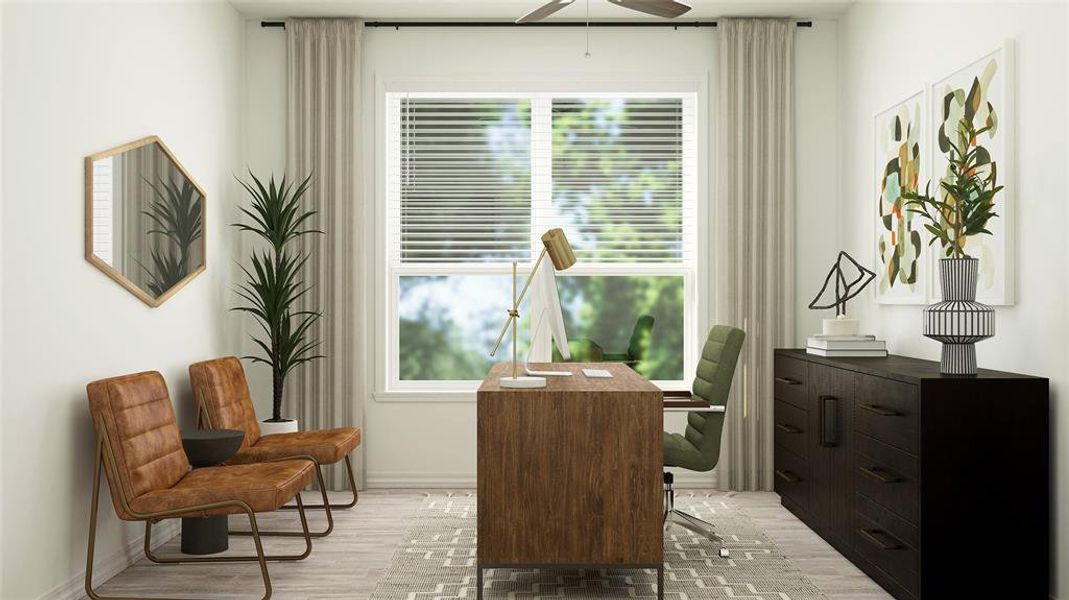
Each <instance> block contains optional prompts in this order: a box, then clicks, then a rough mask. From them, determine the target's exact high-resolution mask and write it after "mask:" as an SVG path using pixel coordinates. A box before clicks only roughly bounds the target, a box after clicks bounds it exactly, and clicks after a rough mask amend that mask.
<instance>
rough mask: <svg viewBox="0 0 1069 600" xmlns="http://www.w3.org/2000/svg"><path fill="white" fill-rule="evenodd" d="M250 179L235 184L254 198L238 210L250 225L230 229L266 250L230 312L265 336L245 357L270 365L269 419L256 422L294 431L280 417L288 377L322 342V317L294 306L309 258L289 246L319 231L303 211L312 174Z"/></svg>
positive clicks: (264, 429) (266, 428) (270, 429)
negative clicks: (296, 178)
mask: <svg viewBox="0 0 1069 600" xmlns="http://www.w3.org/2000/svg"><path fill="white" fill-rule="evenodd" d="M249 176H250V177H251V178H252V181H251V182H246V181H241V180H239V182H240V183H241V185H242V187H244V188H245V190H246V191H248V192H249V195H250V196H252V204H251V205H250V206H248V207H245V206H242V207H240V209H241V212H242V213H244V215H245V216H246V217H247V218H248V220H249V223H237V224H235V225H234V227H236V228H238V229H239V230H241V231H248V232H251V233H254V234H256V235H257V236H258V237H260V238H262V240H263V241H264V242H266V243H267V249H265V250H263V251H262V252H261V251H253V253H252V257H251V260H250V262H251V263H252V266H251V270H250V268H246V267H245V266H244V265H242V267H241V270H242V271H244V272H245V277H246V282H245V283H243V284H241V285H240V286H238V290H237V293H238V295H239V296H241V298H242V299H243V300H245V302H246V303H245V304H244V305H242V306H237V307H235V308H233V309H231V310H238V311H242V312H246V313H249V314H251V315H252V316H253V317H254V318H255V319H256V321H257V324H258V325H259V326H260V327H261V328H262V329H263V333H264V334H266V338H259V337H256V336H255V335H253V336H252V339H253V341H254V342H255V343H256V345H257V346H259V347H260V349H261V350H262V351H263V354H262V355H259V356H257V355H252V356H246V357H245V358H247V359H249V360H251V361H253V362H258V363H263V364H265V365H268V366H269V367H271V392H272V394H271V418H270V419H265V420H264V421H261V422H260V432H261V433H263V434H264V435H270V434H272V433H290V432H294V431H297V429H298V427H297V421H296V420H295V419H284V418H282V390H283V386H284V385H285V383H286V376H287V375H289V374H290V373H291V372H292V371H293V369H295V368H296V367H298V366H300V365H302V364H304V363H307V362H311V361H313V360H315V359H317V358H322V355H319V354H316V348H317V347H318V346H319V344H320V342H318V341H315V340H313V339H310V338H311V337H312V333H313V329H312V327H313V325H314V324H315V322H316V321H317V320H319V319H320V318H321V317H322V313H320V312H318V311H312V310H300V309H299V308H298V307H297V301H298V300H299V299H300V298H301V297H302V296H305V295H306V294H307V293H308V292H309V290H310V289H311V288H310V287H309V286H307V285H305V283H304V281H302V279H301V270H302V268H303V267H304V264H305V263H306V262H307V261H308V257H309V254H308V253H302V252H301V251H300V250H295V249H294V247H293V243H294V242H296V241H297V240H298V238H300V237H301V236H305V235H310V234H322V233H323V232H322V231H319V230H315V229H308V228H307V221H309V219H311V218H312V216H313V215H315V211H314V210H305V209H304V208H302V207H301V198H302V196H304V194H305V192H307V191H308V187H309V185H310V184H311V180H312V176H311V175H309V176H308V177H306V178H305V179H304V181H301V182H300V183H299V184H297V186H296V187H294V186H293V184H292V183H289V182H287V181H286V178H285V177H283V178H282V181H280V182H278V183H277V184H276V183H275V178H274V176H272V177H271V179H270V181H269V182H268V183H267V185H266V186H265V185H264V183H263V182H261V181H260V180H259V179H258V178H257V177H256V175H253V174H252V172H251V171H250V172H249Z"/></svg>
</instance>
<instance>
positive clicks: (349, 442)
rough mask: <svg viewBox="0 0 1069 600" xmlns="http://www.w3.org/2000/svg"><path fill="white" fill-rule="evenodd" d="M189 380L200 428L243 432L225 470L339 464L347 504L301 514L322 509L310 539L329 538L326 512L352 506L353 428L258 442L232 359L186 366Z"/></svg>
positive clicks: (356, 433) (240, 371)
mask: <svg viewBox="0 0 1069 600" xmlns="http://www.w3.org/2000/svg"><path fill="white" fill-rule="evenodd" d="M189 378H190V382H191V383H192V385H193V394H194V396H195V397H196V399H197V403H198V406H199V409H200V410H199V418H200V422H201V426H203V427H221V428H225V429H241V430H243V431H244V432H245V439H244V441H242V444H241V449H240V450H238V452H237V454H235V455H234V456H233V457H232V458H231V459H230V460H228V461H227V463H226V464H230V465H234V464H248V463H258V462H263V461H267V460H279V459H283V458H286V457H290V456H297V455H300V456H310V457H312V458H313V459H314V460H315V461H316V463H317V465H316V466H317V469H319V468H320V466H321V465H332V464H335V463H337V462H339V461H341V460H342V459H344V460H345V467H346V471H347V473H348V475H349V488H350V489H351V490H352V492H353V498H352V500H351V501H349V502H348V503H345V504H334V503H329V502H328V501H326V500H325V499H324V502H323V504H310V505H307V508H323V509H325V510H326V513H327V529H326V531H323V532H317V533H315V534H313V536H325V535H327V534H329V533H330V532H331V530H332V529H333V527H334V522H333V518H332V517H331V514H330V510H331V509H332V508H343V509H344V508H352V507H353V506H356V503H357V500H358V499H359V494H358V492H357V490H356V479H355V477H354V476H353V463H352V457H351V453H352V451H353V450H355V449H356V448H357V447H358V446H359V445H360V441H361V432H360V429H359V428H356V427H337V428H334V429H314V430H311V431H298V432H294V433H277V434H272V435H264V436H261V435H260V425H259V422H258V421H257V420H256V410H255V408H254V407H253V405H252V397H251V395H250V394H249V384H248V381H247V380H246V379H245V369H244V367H242V365H241V361H240V360H238V358H237V357H235V356H227V357H225V358H216V359H213V360H206V361H202V362H198V363H195V364H192V365H190V366H189ZM321 487H322V486H321ZM324 498H325V495H324ZM285 508H290V507H285ZM271 533H272V534H273V533H274V532H271Z"/></svg>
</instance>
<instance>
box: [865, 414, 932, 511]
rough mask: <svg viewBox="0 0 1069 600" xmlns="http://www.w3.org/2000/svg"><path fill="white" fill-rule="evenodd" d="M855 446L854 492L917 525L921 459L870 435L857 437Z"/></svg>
mask: <svg viewBox="0 0 1069 600" xmlns="http://www.w3.org/2000/svg"><path fill="white" fill-rule="evenodd" d="M854 447H855V449H856V451H857V459H856V464H857V471H856V472H855V474H854V482H855V487H854V489H856V490H857V491H858V492H859V493H861V494H864V495H865V496H867V497H869V498H871V499H872V500H875V501H876V502H878V503H880V504H882V505H883V506H884V507H886V508H889V509H891V510H892V511H894V512H895V513H897V514H898V516H900V517H903V518H905V519H906V520H907V521H910V522H911V523H914V524H915V523H917V522H918V514H919V508H918V502H917V500H918V496H917V495H918V491H919V490H918V487H919V486H918V484H917V477H918V473H919V472H920V471H919V469H918V465H917V463H918V460H917V457H915V456H913V455H911V454H907V453H905V452H902V451H901V450H898V449H896V448H894V447H892V446H888V445H887V444H884V443H881V442H878V441H876V440H875V439H873V438H870V437H869V436H867V435H858V436H856V437H855V438H854Z"/></svg>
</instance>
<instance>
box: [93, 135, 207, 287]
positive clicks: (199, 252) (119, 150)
mask: <svg viewBox="0 0 1069 600" xmlns="http://www.w3.org/2000/svg"><path fill="white" fill-rule="evenodd" d="M150 145H155V147H156V148H157V149H158V151H159V152H160V155H161V156H162V157H163V158H165V159H166V160H167V161H168V162H169V163H170V165H171V166H173V170H172V171H171V173H172V174H173V175H176V176H181V177H184V178H185V181H184V182H181V183H182V184H183V188H182V191H186V190H188V191H189V192H190V193H191V194H193V193H196V194H199V195H200V199H199V224H198V225H197V229H198V230H199V233H197V237H196V238H192V239H190V242H191V244H195V245H189V246H187V247H186V248H185V258H186V259H187V260H188V259H189V258H190V257H191V256H194V257H195V258H196V261H195V262H193V263H191V264H189V265H186V267H187V268H186V269H183V270H182V271H179V273H181V272H183V271H184V272H186V274H185V275H184V276H183V277H181V278H180V279H177V280H173V282H172V283H170V285H169V286H168V287H166V289H163V290H162V291H161V292H160V293H158V294H155V293H153V291H152V290H151V289H146V288H147V287H151V286H150V285H149V286H143V285H138V283H136V282H135V281H133V280H131V278H130V277H129V276H128V275H127V274H126V273H124V272H123V270H122V269H121V268H117V267H116V266H115V265H114V264H111V263H109V262H108V261H107V260H105V259H104V258H101V257H100V256H98V255H97V253H96V250H97V249H96V248H95V247H94V235H93V234H94V220H95V211H94V208H95V204H94V200H95V198H94V196H95V189H94V187H95V186H94V184H95V164H96V163H97V162H98V161H101V160H103V159H106V158H111V157H116V156H121V155H124V154H126V153H128V152H133V151H135V150H138V149H140V148H143V147H146V146H150ZM134 174H135V175H137V174H138V173H136V172H135V173H134ZM158 177H160V176H158ZM141 179H143V180H145V182H146V184H148V185H149V186H150V187H149V193H152V192H154V193H155V194H157V195H158V196H157V197H158V198H161V199H162V198H163V196H162V195H161V192H160V191H159V189H158V188H156V187H155V186H154V185H153V184H152V183H151V182H149V181H148V179H146V178H145V177H144V176H142V177H141ZM109 183H110V184H111V185H112V186H114V183H115V182H114V180H112V181H110V182H109ZM160 183H161V184H163V186H162V187H164V188H166V183H168V182H164V181H163V179H162V177H160ZM169 183H172V184H173V185H176V186H177V183H178V182H177V181H176V180H175V179H173V178H172V179H170V180H169ZM187 183H188V185H189V186H190V187H189V188H186V187H185V185H186V184H187ZM110 189H112V190H113V189H114V187H112V188H110ZM175 190H176V191H177V190H178V188H177V187H176V188H175ZM109 193H110V194H111V200H112V205H111V207H110V210H112V211H114V210H115V204H116V202H115V196H114V193H113V191H112V192H109ZM124 199H125V198H124ZM206 200H207V195H206V194H205V193H204V189H203V188H202V187H200V185H199V184H198V183H197V181H196V180H195V179H193V176H192V175H190V173H189V171H187V170H186V168H185V167H184V166H183V165H182V163H180V162H179V161H178V159H177V158H175V156H174V153H172V152H171V150H170V149H169V148H168V147H167V145H166V144H164V143H163V140H161V139H160V138H159V137H157V136H154V135H152V136H148V137H145V138H141V139H139V140H135V141H133V142H130V143H128V144H123V145H121V146H116V147H114V148H110V149H108V150H104V151H103V152H98V153H96V154H91V155H89V156H87V157H85V259H86V260H87V261H89V263H90V264H92V265H93V266H94V267H96V268H97V269H99V270H100V271H102V272H103V273H104V274H105V275H107V276H108V277H110V278H111V279H112V280H114V281H115V282H116V283H118V284H119V285H121V286H122V287H124V288H126V290H127V291H129V292H130V293H131V294H133V295H134V296H136V297H137V298H139V299H140V300H141V301H142V302H144V303H145V304H147V305H149V306H151V307H153V308H155V307H158V306H160V305H161V304H163V303H164V302H166V301H167V300H168V299H169V298H171V296H174V295H175V294H176V293H178V291H179V290H180V289H182V288H183V287H185V286H186V284H188V283H189V282H190V281H192V280H193V278H194V277H196V276H197V275H200V274H201V273H202V272H204V270H205V268H206V267H207V245H206V226H207V222H206V216H207V215H206V209H205V202H206ZM193 201H194V202H195V201H196V199H195V197H194V198H193ZM193 206H194V207H195V204H194V205H193ZM149 207H150V205H149V204H148V203H146V202H145V201H141V205H140V206H139V207H134V208H137V209H140V208H144V209H148V208H149ZM139 212H141V213H142V214H144V215H146V216H147V217H148V218H149V219H153V220H155V219H154V217H152V216H151V215H148V213H147V212H145V211H144V210H139ZM196 212H198V211H196V210H193V211H190V213H189V215H194V214H195V213H196ZM187 216H188V215H187ZM156 223H159V221H156ZM149 227H152V229H151V230H148V231H146V232H145V233H144V234H143V236H144V237H146V238H147V237H148V236H149V235H151V234H157V233H158V234H163V235H165V236H166V235H167V232H163V231H159V230H158V229H156V227H157V225H151V224H150V225H149ZM114 229H115V228H114V223H112V231H114ZM114 237H115V236H114V235H113V238H114ZM171 243H174V242H173V240H171ZM176 246H177V244H176ZM157 250H158V249H157ZM157 250H153V251H152V253H153V258H156V252H157ZM178 252H179V254H180V255H181V254H182V249H181V248H179V250H178ZM194 252H195V254H194ZM168 254H170V252H168ZM142 258H144V257H142ZM132 260H134V261H135V262H137V264H138V265H139V266H140V267H141V268H142V269H143V270H144V271H146V273H148V274H149V276H150V277H151V276H152V274H151V273H150V272H149V271H148V269H147V267H145V266H144V263H143V262H139V261H138V260H137V258H136V257H132ZM112 262H113V263H114V262H115V259H114V258H113V259H112Z"/></svg>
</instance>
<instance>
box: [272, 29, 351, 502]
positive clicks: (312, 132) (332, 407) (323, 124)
mask: <svg viewBox="0 0 1069 600" xmlns="http://www.w3.org/2000/svg"><path fill="white" fill-rule="evenodd" d="M362 33H363V24H362V23H360V22H359V21H355V20H350V19H291V20H288V21H286V61H287V81H286V87H287V115H286V146H287V147H286V172H287V175H288V176H289V177H290V178H292V179H294V180H299V179H303V178H304V177H306V176H307V175H309V174H311V175H312V185H311V187H310V189H309V192H308V194H307V195H306V196H305V203H306V206H307V207H308V208H311V209H314V210H316V211H318V214H317V215H316V217H315V218H314V222H313V223H312V225H313V227H314V228H316V229H319V230H321V231H323V232H325V235H314V236H304V237H303V238H301V239H302V243H303V244H304V247H303V250H304V251H306V252H310V253H311V258H310V259H309V261H308V263H307V264H306V266H305V273H304V275H305V278H306V281H307V282H308V283H309V284H311V285H312V286H313V288H312V291H311V293H309V294H307V295H306V296H305V297H304V298H303V304H304V305H303V306H302V308H303V309H309V310H321V311H322V312H323V318H322V319H321V320H320V322H319V324H318V325H317V327H316V328H315V330H314V331H313V332H312V333H313V335H314V336H315V338H317V339H319V340H320V341H321V342H322V345H321V346H320V353H321V354H323V355H324V356H325V358H323V359H320V360H318V361H315V362H313V363H310V364H307V365H304V366H303V367H301V368H299V369H297V370H296V371H295V372H294V375H293V376H292V380H291V382H288V384H287V386H286V394H285V407H286V408H285V412H286V414H289V415H293V416H294V417H296V418H297V419H299V420H300V422H301V428H302V429H319V428H330V427H340V426H347V425H353V426H357V427H362V426H363V414H364V391H363V390H364V389H365V388H364V363H365V357H364V356H363V345H362V342H361V340H363V339H364V333H363V332H362V331H360V330H359V326H360V320H359V318H358V315H359V313H358V311H359V310H360V307H362V306H363V304H364V303H363V302H362V301H361V300H360V298H362V294H363V273H362V271H361V269H362V264H361V262H360V260H359V259H358V258H359V257H358V256H357V252H356V249H357V243H356V240H357V239H358V238H357V233H356V232H357V230H358V226H359V223H361V222H362V220H363V218H364V211H363V198H361V194H360V190H361V189H362V188H361V186H360V185H359V183H358V182H359V181H360V164H361V162H360V156H359V148H360V136H359V131H358V129H359V127H360V123H361V116H360V115H361V106H360V104H361V102H360V98H361V97H360V93H361V92H360V54H361V41H360V40H361V35H362ZM353 467H354V469H355V473H356V481H357V484H358V485H360V486H361V487H362V484H363V480H364V473H363V471H364V469H363V452H362V450H361V449H357V452H356V454H355V455H354V457H353ZM343 469H344V466H343V464H342V463H339V464H338V465H335V466H333V467H331V468H330V469H329V470H328V471H327V472H325V473H324V474H325V476H326V483H327V487H328V488H330V489H344V488H345V487H346V485H345V484H346V479H345V476H344V471H343Z"/></svg>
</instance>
